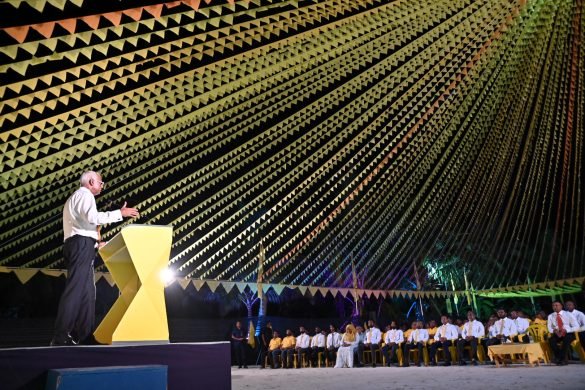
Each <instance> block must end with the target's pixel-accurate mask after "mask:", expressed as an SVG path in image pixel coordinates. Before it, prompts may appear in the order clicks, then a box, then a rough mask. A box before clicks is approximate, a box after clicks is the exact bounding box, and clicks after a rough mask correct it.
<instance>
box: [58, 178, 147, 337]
mask: <svg viewBox="0 0 585 390" xmlns="http://www.w3.org/2000/svg"><path fill="white" fill-rule="evenodd" d="M80 183H81V187H80V188H79V189H78V190H77V191H75V192H74V193H73V195H71V196H70V197H69V199H67V202H65V207H64V208H63V233H64V237H63V238H64V243H63V257H64V259H65V265H66V266H67V282H66V283H65V291H63V295H61V299H60V301H59V309H58V311H57V319H56V321H55V334H54V336H53V340H52V341H51V345H52V346H56V345H74V344H77V343H78V342H80V341H83V340H85V339H86V338H87V337H88V336H89V335H90V334H91V333H92V331H93V326H94V317H95V281H94V275H93V271H94V270H93V261H94V259H95V256H96V249H97V248H98V247H99V246H100V245H101V243H100V242H99V241H100V240H99V232H98V227H99V226H100V225H103V224H106V223H112V222H119V221H122V219H123V218H127V217H131V218H134V217H138V216H139V213H138V210H137V209H135V208H131V207H126V203H124V206H122V208H121V209H120V210H114V211H109V212H98V211H97V206H96V202H95V197H96V196H97V195H99V194H100V193H101V192H102V189H103V188H104V182H103V181H102V177H101V175H100V174H99V173H97V172H93V171H87V172H84V173H83V174H82V175H81V179H80ZM72 333H74V335H75V339H74V338H73V337H72V335H71V334H72Z"/></svg>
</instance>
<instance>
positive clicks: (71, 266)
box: [53, 235, 96, 342]
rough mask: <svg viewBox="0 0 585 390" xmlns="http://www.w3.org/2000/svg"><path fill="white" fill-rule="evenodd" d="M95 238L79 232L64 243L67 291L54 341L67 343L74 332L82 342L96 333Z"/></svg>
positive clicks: (56, 321) (62, 302)
mask: <svg viewBox="0 0 585 390" xmlns="http://www.w3.org/2000/svg"><path fill="white" fill-rule="evenodd" d="M95 255H96V252H95V239H93V238H91V237H84V236H80V235H75V236H72V237H70V238H68V239H67V240H66V241H65V243H64V245H63V256H64V258H65V265H66V266H67V281H66V282H65V291H63V295H61V299H60V300H59V309H58V311H57V319H56V320H55V336H54V338H53V340H54V341H57V342H64V341H66V340H67V339H68V338H69V337H70V335H71V334H72V333H73V334H74V336H75V338H77V340H79V341H83V340H85V339H86V338H87V337H88V336H90V335H91V333H92V332H93V327H94V321H95V281H94V276H93V261H94V260H95Z"/></svg>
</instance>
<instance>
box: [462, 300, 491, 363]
mask: <svg viewBox="0 0 585 390" xmlns="http://www.w3.org/2000/svg"><path fill="white" fill-rule="evenodd" d="M484 335H485V328H484V326H483V324H482V323H481V322H480V321H478V320H476V319H475V313H474V312H472V311H468V312H467V323H466V324H465V326H463V331H462V332H461V339H459V340H458V341H457V356H459V365H460V366H464V365H465V360H463V352H464V350H465V346H466V345H469V346H470V347H471V364H473V365H474V366H477V343H478V341H479V340H481V339H482V337H484Z"/></svg>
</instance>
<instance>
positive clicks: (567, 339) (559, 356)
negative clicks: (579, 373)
mask: <svg viewBox="0 0 585 390" xmlns="http://www.w3.org/2000/svg"><path fill="white" fill-rule="evenodd" d="M552 308H553V312H552V313H551V314H549V316H548V321H547V327H548V331H549V332H550V334H551V337H550V338H549V339H548V341H549V344H550V347H551V349H552V351H553V354H554V359H553V363H555V364H557V365H559V366H565V365H567V364H568V353H569V347H570V346H571V343H572V342H573V340H575V331H577V330H578V329H579V324H577V320H575V317H573V315H572V314H571V313H569V312H568V311H565V310H563V305H562V304H561V302H559V301H554V302H553V304H552ZM559 344H561V347H560V348H559Z"/></svg>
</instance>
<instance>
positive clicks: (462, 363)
mask: <svg viewBox="0 0 585 390" xmlns="http://www.w3.org/2000/svg"><path fill="white" fill-rule="evenodd" d="M459 365H460V366H466V365H467V363H465V362H464V361H463V360H459Z"/></svg>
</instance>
